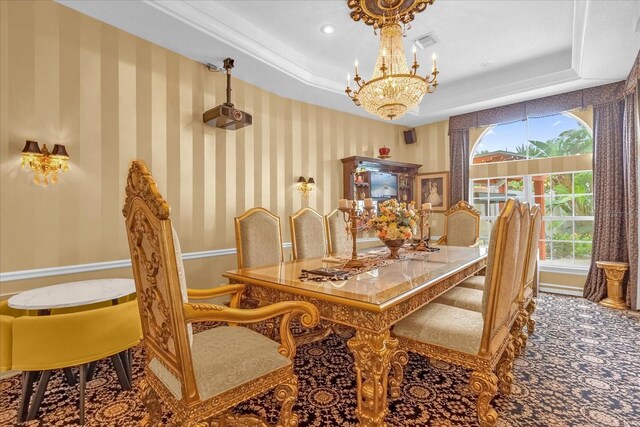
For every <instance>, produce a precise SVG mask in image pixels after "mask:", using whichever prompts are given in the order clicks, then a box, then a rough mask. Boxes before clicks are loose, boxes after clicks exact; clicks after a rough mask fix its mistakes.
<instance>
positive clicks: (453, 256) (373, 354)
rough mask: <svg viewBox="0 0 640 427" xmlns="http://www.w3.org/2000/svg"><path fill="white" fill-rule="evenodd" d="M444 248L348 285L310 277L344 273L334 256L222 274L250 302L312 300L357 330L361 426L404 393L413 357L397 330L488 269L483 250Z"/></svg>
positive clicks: (354, 347) (378, 418)
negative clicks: (309, 273)
mask: <svg viewBox="0 0 640 427" xmlns="http://www.w3.org/2000/svg"><path fill="white" fill-rule="evenodd" d="M439 249H440V250H439V251H438V252H429V253H427V252H424V253H415V252H412V253H410V254H409V255H410V256H407V257H405V258H404V259H402V258H403V257H401V259H400V260H397V261H396V262H393V263H391V264H388V265H384V266H381V267H378V268H374V269H371V270H368V271H365V272H362V273H359V274H356V275H353V276H350V277H348V278H347V279H346V280H325V281H314V280H309V279H304V276H305V275H304V272H303V270H313V269H317V268H322V267H324V268H340V264H339V263H336V262H334V261H335V259H331V260H330V259H326V258H324V259H323V258H315V259H306V260H298V261H289V262H283V263H280V264H277V265H270V266H263V267H254V268H242V269H238V270H231V271H227V272H225V273H224V274H223V276H224V277H226V278H228V279H229V281H230V282H233V283H245V284H247V290H246V292H247V298H248V299H251V300H257V301H258V302H260V303H274V302H279V301H290V300H297V301H308V302H310V303H312V304H314V305H315V306H316V307H317V308H318V310H319V311H320V316H321V317H322V318H323V319H325V320H326V321H328V322H331V323H337V324H341V325H346V326H348V327H352V328H354V329H355V335H354V336H353V337H352V338H351V339H349V341H348V343H347V344H348V346H349V348H350V350H351V352H352V353H353V355H354V361H355V371H356V376H357V408H356V416H357V417H358V420H359V425H360V426H363V427H373V426H385V425H386V423H385V417H386V415H387V412H388V396H389V394H390V395H391V397H392V398H395V397H399V396H400V384H401V382H402V375H403V367H404V365H405V364H406V363H407V361H408V356H407V353H406V352H405V351H403V350H402V349H399V348H398V341H397V340H396V339H395V338H392V337H391V335H390V330H391V328H392V327H393V325H394V324H395V323H397V322H398V321H399V320H400V319H402V318H403V317H405V316H407V315H409V314H410V313H412V312H413V311H415V310H417V309H419V308H420V307H422V306H424V305H425V304H428V303H429V302H430V301H432V300H433V299H435V298H437V297H438V296H439V295H441V294H442V293H444V292H446V291H447V290H449V289H451V288H452V287H454V286H455V285H456V284H458V283H460V282H462V281H463V280H465V279H466V278H468V277H470V276H473V275H474V274H476V273H477V272H479V271H480V270H482V269H483V268H484V267H485V266H486V259H487V249H486V248H485V247H476V248H468V247H456V246H441V247H439ZM301 277H303V278H302V279H301Z"/></svg>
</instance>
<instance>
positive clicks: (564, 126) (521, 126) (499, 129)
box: [471, 113, 593, 164]
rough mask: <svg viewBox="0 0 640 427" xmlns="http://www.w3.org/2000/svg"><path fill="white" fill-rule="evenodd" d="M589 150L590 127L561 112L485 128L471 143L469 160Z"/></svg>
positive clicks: (500, 158)
mask: <svg viewBox="0 0 640 427" xmlns="http://www.w3.org/2000/svg"><path fill="white" fill-rule="evenodd" d="M592 151H593V136H592V134H591V130H590V129H589V128H588V127H587V126H586V125H585V124H584V123H582V121H580V120H579V119H578V118H576V117H575V116H574V115H572V114H571V113H561V114H555V115H552V116H544V117H529V118H528V119H527V120H523V121H517V122H513V123H507V124H504V125H495V126H491V127H489V128H487V129H486V130H485V131H484V133H483V134H482V135H481V136H480V138H479V139H478V142H477V143H476V144H475V146H474V147H473V150H472V152H471V164H481V163H494V162H505V161H516V160H527V159H539V158H544V157H562V156H575V155H578V154H588V153H591V152H592Z"/></svg>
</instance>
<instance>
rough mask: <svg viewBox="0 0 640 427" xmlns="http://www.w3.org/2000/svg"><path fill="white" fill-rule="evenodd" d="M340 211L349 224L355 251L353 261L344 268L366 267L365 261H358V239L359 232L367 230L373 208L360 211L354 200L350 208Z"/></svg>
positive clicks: (341, 208)
mask: <svg viewBox="0 0 640 427" xmlns="http://www.w3.org/2000/svg"><path fill="white" fill-rule="evenodd" d="M347 206H348V205H347ZM338 209H340V211H341V212H342V219H343V220H344V222H345V223H346V224H347V227H348V230H349V231H350V232H351V238H352V239H353V250H352V252H351V259H350V260H349V261H348V262H347V263H346V264H345V265H344V266H345V267H347V268H360V267H364V266H365V263H364V261H362V260H361V259H358V251H357V248H356V239H357V236H358V231H362V230H364V229H365V228H366V223H367V221H368V220H369V218H370V217H371V211H372V210H373V206H365V208H364V210H363V209H359V208H358V203H357V202H356V201H355V200H353V201H352V203H351V207H350V208H349V207H344V206H340V207H339V208H338Z"/></svg>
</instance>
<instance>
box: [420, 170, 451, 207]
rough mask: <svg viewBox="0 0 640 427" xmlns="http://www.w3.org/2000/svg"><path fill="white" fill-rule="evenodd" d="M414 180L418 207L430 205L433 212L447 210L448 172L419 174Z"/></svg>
mask: <svg viewBox="0 0 640 427" xmlns="http://www.w3.org/2000/svg"><path fill="white" fill-rule="evenodd" d="M416 178H417V179H416V185H417V188H416V195H417V197H416V199H418V206H420V205H422V204H423V203H431V209H432V210H433V211H434V212H444V211H446V210H447V209H449V172H432V173H420V174H418V175H417V176H416Z"/></svg>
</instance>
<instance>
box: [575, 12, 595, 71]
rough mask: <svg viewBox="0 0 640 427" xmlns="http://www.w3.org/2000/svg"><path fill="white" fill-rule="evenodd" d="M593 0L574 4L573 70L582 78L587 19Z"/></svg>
mask: <svg viewBox="0 0 640 427" xmlns="http://www.w3.org/2000/svg"><path fill="white" fill-rule="evenodd" d="M590 4H591V0H584V1H578V0H575V1H574V2H573V38H572V43H571V68H572V69H573V71H575V72H576V74H577V75H578V77H580V76H582V55H583V53H584V41H585V36H586V33H587V17H588V15H589V6H590Z"/></svg>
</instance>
